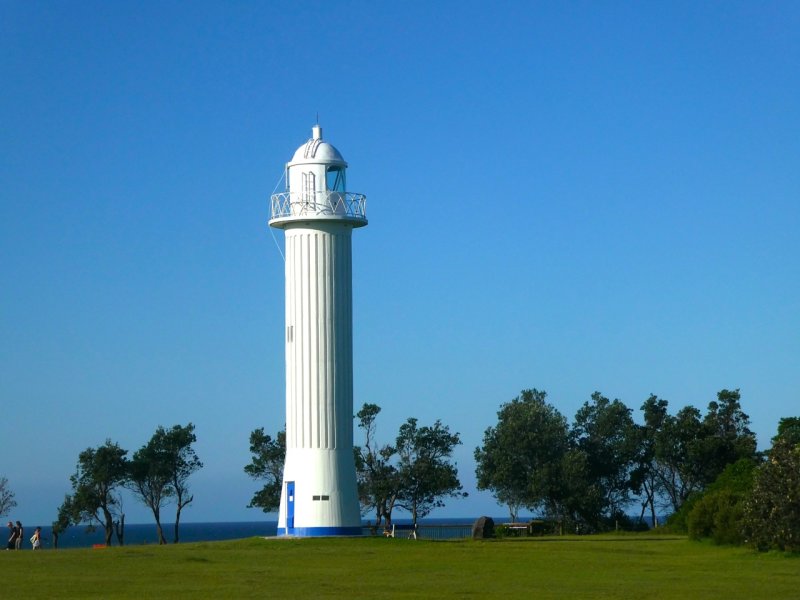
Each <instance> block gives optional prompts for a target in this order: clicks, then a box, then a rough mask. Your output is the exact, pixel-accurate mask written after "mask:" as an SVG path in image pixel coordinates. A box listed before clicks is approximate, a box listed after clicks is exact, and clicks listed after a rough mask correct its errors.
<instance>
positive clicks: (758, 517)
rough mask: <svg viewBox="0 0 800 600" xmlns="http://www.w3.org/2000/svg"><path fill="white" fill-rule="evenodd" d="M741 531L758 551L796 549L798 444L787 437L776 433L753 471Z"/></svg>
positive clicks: (799, 527)
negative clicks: (762, 462)
mask: <svg viewBox="0 0 800 600" xmlns="http://www.w3.org/2000/svg"><path fill="white" fill-rule="evenodd" d="M745 530H746V533H747V538H748V543H749V544H750V545H752V546H754V547H755V548H758V549H759V550H771V549H776V550H781V551H789V552H800V445H797V444H793V443H791V440H790V439H786V438H782V437H780V436H778V439H777V441H776V442H775V444H774V445H773V447H772V449H771V450H770V453H769V458H768V459H767V461H766V462H764V464H763V465H761V466H760V467H759V468H758V471H757V472H756V477H755V483H754V484H753V492H752V494H751V495H750V499H749V500H748V501H747V503H746V506H745Z"/></svg>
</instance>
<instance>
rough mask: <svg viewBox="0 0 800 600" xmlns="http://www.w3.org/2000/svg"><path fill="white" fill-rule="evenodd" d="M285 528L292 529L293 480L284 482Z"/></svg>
mask: <svg viewBox="0 0 800 600" xmlns="http://www.w3.org/2000/svg"><path fill="white" fill-rule="evenodd" d="M286 529H294V481H287V482H286Z"/></svg>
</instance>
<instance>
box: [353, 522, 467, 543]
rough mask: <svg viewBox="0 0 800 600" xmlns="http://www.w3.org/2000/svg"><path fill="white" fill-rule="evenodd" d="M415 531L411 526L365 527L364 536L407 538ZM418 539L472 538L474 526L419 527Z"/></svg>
mask: <svg viewBox="0 0 800 600" xmlns="http://www.w3.org/2000/svg"><path fill="white" fill-rule="evenodd" d="M412 531H413V529H412V527H411V526H410V525H405V524H404V525H400V526H396V527H395V528H394V529H388V530H387V529H384V528H383V527H374V526H373V527H370V526H363V527H362V534H363V535H365V536H388V537H392V536H391V533H392V532H393V533H394V536H393V537H397V538H407V537H409V536H410V535H411V532H412ZM416 532H417V539H424V540H460V539H464V538H470V537H472V524H471V523H464V524H447V525H445V524H441V525H418V526H417V530H416Z"/></svg>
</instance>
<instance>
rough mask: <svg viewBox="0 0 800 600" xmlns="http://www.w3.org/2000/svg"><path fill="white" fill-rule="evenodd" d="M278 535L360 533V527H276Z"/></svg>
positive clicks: (314, 535)
mask: <svg viewBox="0 0 800 600" xmlns="http://www.w3.org/2000/svg"><path fill="white" fill-rule="evenodd" d="M278 535H296V536H298V537H319V536H328V535H361V527H278Z"/></svg>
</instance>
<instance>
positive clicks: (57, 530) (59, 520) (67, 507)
mask: <svg viewBox="0 0 800 600" xmlns="http://www.w3.org/2000/svg"><path fill="white" fill-rule="evenodd" d="M74 514H75V509H74V507H73V506H72V496H70V495H69V494H66V495H65V496H64V503H63V504H62V505H61V506H60V507H59V508H58V515H57V516H56V520H55V521H53V549H54V550H58V536H60V535H61V534H62V533H64V532H65V531H66V530H67V528H68V527H69V526H70V525H72V516H73V515H74Z"/></svg>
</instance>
